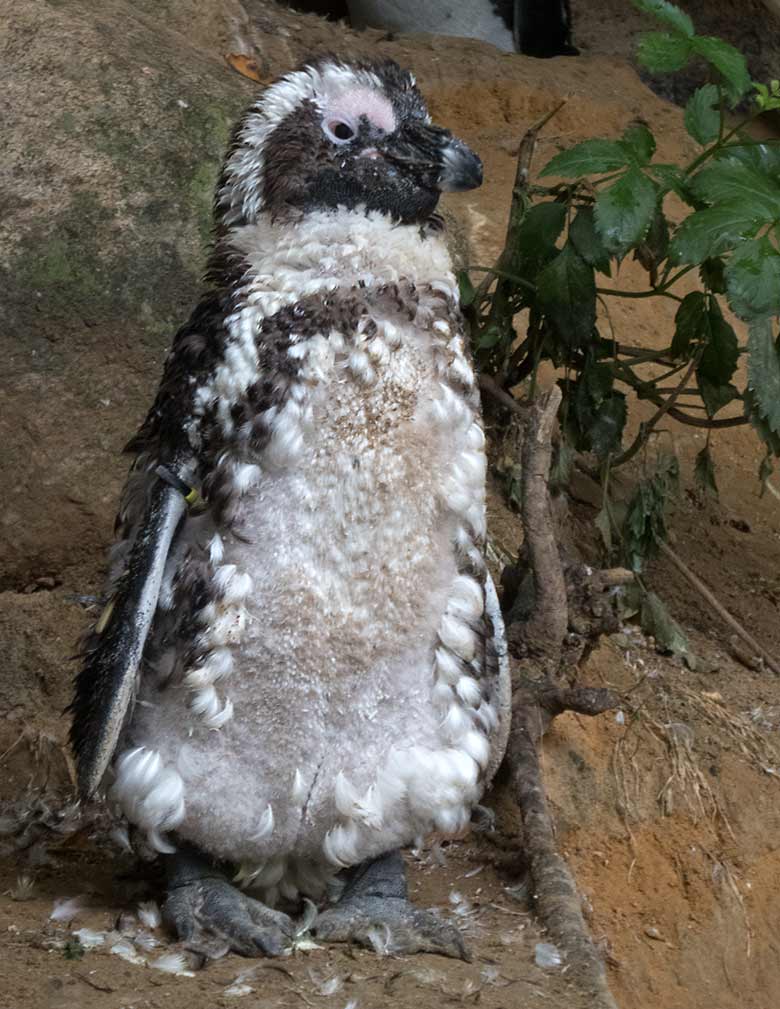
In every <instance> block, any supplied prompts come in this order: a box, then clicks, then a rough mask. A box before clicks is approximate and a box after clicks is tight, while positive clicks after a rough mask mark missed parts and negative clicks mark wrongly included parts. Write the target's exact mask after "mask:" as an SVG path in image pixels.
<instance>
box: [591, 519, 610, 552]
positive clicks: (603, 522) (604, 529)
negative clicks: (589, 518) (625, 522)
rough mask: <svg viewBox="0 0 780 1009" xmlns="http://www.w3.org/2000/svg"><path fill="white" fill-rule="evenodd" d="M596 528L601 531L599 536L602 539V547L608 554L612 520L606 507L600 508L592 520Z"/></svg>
mask: <svg viewBox="0 0 780 1009" xmlns="http://www.w3.org/2000/svg"><path fill="white" fill-rule="evenodd" d="M593 521H594V523H595V526H596V528H597V529H598V531H599V532H600V533H601V538H602V540H603V541H604V549H605V550H606V551H607V553H608V554H611V553H612V545H613V544H612V522H611V521H610V517H609V511H608V510H607V509H606V508H602V509H601V511H600V512H599V513H598V515H597V516H596V518H595V519H594V520H593Z"/></svg>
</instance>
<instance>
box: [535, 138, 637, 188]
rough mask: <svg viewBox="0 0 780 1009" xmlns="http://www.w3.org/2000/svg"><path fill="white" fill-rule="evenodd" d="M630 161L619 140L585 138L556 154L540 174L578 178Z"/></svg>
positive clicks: (607, 170) (609, 169)
mask: <svg viewBox="0 0 780 1009" xmlns="http://www.w3.org/2000/svg"><path fill="white" fill-rule="evenodd" d="M628 162H629V158H628V155H627V153H626V149H625V147H624V146H623V144H622V143H621V142H620V141H619V140H599V139H596V140H583V142H582V143H581V144H577V145H576V146H574V147H570V148H569V150H568V151H561V152H560V154H556V155H555V157H554V158H552V159H551V160H550V161H548V162H547V164H546V165H545V166H544V168H543V169H542V170H541V172H540V173H539V175H560V176H562V177H563V178H565V179H578V178H579V177H580V176H581V175H596V174H600V173H601V172H612V171H614V170H615V169H616V168H624V167H625V166H626V165H627V164H628Z"/></svg>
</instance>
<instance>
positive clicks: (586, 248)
mask: <svg viewBox="0 0 780 1009" xmlns="http://www.w3.org/2000/svg"><path fill="white" fill-rule="evenodd" d="M569 241H570V242H571V243H572V245H573V246H574V248H575V249H576V250H577V252H579V254H580V255H581V256H582V258H583V259H584V260H585V262H586V263H590V265H591V266H592V267H594V269H596V270H598V271H599V273H603V274H605V275H606V276H607V277H611V276H612V270H611V269H610V256H609V253H608V252H607V250H606V249H605V248H604V243H603V242H602V241H601V238H599V235H598V232H597V231H596V222H595V221H594V219H593V207H580V208H579V210H578V211H577V216H576V217H575V218H574V220H573V221H572V222H571V226H570V228H569Z"/></svg>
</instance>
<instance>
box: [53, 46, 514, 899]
mask: <svg viewBox="0 0 780 1009" xmlns="http://www.w3.org/2000/svg"><path fill="white" fill-rule="evenodd" d="M480 179H481V166H480V163H479V160H478V159H477V158H476V156H475V155H473V154H472V153H471V152H470V151H469V150H468V148H467V147H465V145H464V144H462V143H461V142H460V141H458V140H455V139H454V138H452V136H451V135H450V134H449V132H448V131H446V130H443V129H440V128H439V127H436V126H433V125H432V124H431V123H430V120H429V117H428V114H427V111H426V108H425V105H424V103H423V100H422V98H421V96H420V94H419V92H418V91H417V89H416V87H415V85H414V81H413V78H412V77H411V76H410V75H409V74H407V73H406V72H404V71H402V70H400V69H399V68H398V67H397V66H396V65H395V64H393V63H383V64H379V65H376V66H371V65H356V64H350V65H347V64H343V63H340V62H338V61H335V60H332V59H326V60H321V61H317V62H313V63H310V64H307V65H306V66H304V67H303V68H301V69H300V70H298V71H295V72H294V73H291V74H288V75H287V76H286V77H283V78H281V80H279V81H278V82H277V83H276V84H274V85H272V86H271V87H269V88H268V89H267V90H266V91H265V92H264V93H263V95H262V96H261V97H260V99H259V100H258V101H257V103H256V104H255V105H254V106H252V108H251V109H250V110H249V111H248V113H247V114H246V115H245V116H244V118H243V119H242V121H241V123H240V124H239V126H238V128H237V130H236V132H235V135H234V140H233V144H232V147H231V149H230V151H229V153H228V155H227V159H226V162H225V166H224V170H223V173H222V176H221V179H220V183H219V186H218V189H217V194H216V200H215V217H216V245H215V251H214V254H213V256H212V260H211V267H210V272H209V288H208V290H207V291H206V293H205V294H204V295H203V298H202V300H201V302H200V304H199V306H198V307H197V309H196V310H195V311H194V313H193V315H192V317H191V319H190V320H189V322H188V323H187V325H186V326H184V327H183V328H182V329H181V330H180V331H179V333H178V334H177V336H176V338H175V341H174V345H173V348H172V350H171V353H170V355H169V357H168V361H167V363H166V366H165V372H164V375H163V380H162V383H161V386H160V390H159V392H158V394H157V398H156V400H155V402H154V405H153V407H152V409H151V410H150V412H149V415H148V416H147V418H146V420H145V422H144V424H143V425H142V427H141V430H140V431H139V433H138V435H137V436H136V437H135V438H134V439H133V441H132V442H131V444H130V449H131V451H132V452H134V453H135V455H136V458H135V463H134V466H133V469H132V471H131V475H130V478H129V481H128V484H127V488H126V491H125V494H124V498H123V503H122V508H121V512H120V517H119V537H120V538H119V541H118V544H117V546H116V548H115V550H114V554H113V557H112V584H111V593H112V602H111V603H110V604H109V605H110V609H109V611H108V612H107V614H106V616H105V617H104V618H103V619H102V620H101V621H100V622H99V624H98V627H97V628H96V630H95V632H94V633H93V634H92V636H91V639H90V641H89V643H88V654H87V658H86V662H85V665H84V669H83V671H82V673H81V674H80V677H79V679H78V684H77V691H76V698H75V701H74V705H73V711H74V722H73V731H72V739H73V743H74V747H75V751H76V754H77V757H78V763H79V772H80V775H81V781H82V786H83V790H84V791H85V792H91V791H94V790H95V789H96V788H97V787H99V786H100V784H101V782H103V784H104V786H107V788H108V796H109V799H110V800H112V801H113V802H115V803H117V804H119V805H120V806H121V808H122V809H123V810H124V813H125V815H126V816H127V818H128V820H129V821H130V822H131V823H132V824H134V825H135V826H136V827H137V828H138V829H139V830H140V831H141V832H142V834H143V836H144V837H145V839H146V843H147V844H148V845H149V846H150V847H151V848H152V849H156V850H157V851H160V852H170V851H173V850H174V849H175V848H176V847H177V846H178V845H180V844H182V843H186V844H187V845H192V846H195V847H196V848H197V849H198V850H199V851H200V852H203V853H204V854H206V855H208V856H210V857H211V858H214V859H218V860H223V861H226V862H229V863H231V864H232V865H234V866H238V867H240V868H239V880H240V881H241V882H242V883H244V884H246V885H250V884H251V885H252V886H253V887H254V888H255V890H256V891H257V892H259V893H261V894H262V896H263V898H264V900H265V902H266V903H267V904H269V905H270V906H274V904H275V903H276V902H277V901H278V900H279V898H280V897H281V898H287V899H293V898H294V897H295V896H296V894H298V893H303V894H307V895H311V896H313V897H315V898H316V897H317V896H319V895H320V894H321V893H322V889H323V886H324V884H325V882H326V881H327V879H328V878H329V877H330V876H332V875H333V874H334V873H335V872H337V871H338V870H339V869H341V868H342V867H346V866H354V865H357V864H358V863H360V862H364V861H365V860H367V859H372V858H376V857H378V856H381V855H383V854H384V853H386V852H388V851H391V850H392V849H394V848H397V847H398V846H401V845H404V844H407V843H409V842H411V841H412V840H413V839H415V838H416V837H419V836H421V835H424V834H426V833H427V832H429V831H430V830H432V829H434V828H435V829H439V830H443V831H449V832H453V831H457V830H459V829H461V828H463V827H464V826H465V824H466V823H467V821H468V818H469V813H470V810H471V808H472V806H473V805H474V804H475V803H476V802H477V800H478V798H479V796H480V794H481V792H482V790H483V788H484V785H485V783H486V781H487V780H488V779H489V777H490V775H491V774H492V773H493V771H494V770H495V767H496V765H497V763H498V761H499V760H500V757H501V753H502V750H503V745H504V741H505V738H506V708H507V696H508V694H507V690H508V686H507V679H506V666H505V661H504V659H503V650H502V649H503V645H502V641H503V639H502V633H503V631H502V628H501V626H500V616H499V612H498V607H497V603H496V599H495V594H494V592H493V589H492V584H491V582H490V579H489V577H488V576H487V573H486V568H485V564H484V560H483V556H482V544H483V538H484V534H485V505H484V481H485V454H484V436H483V432H482V427H481V422H480V415H479V401H478V394H477V389H476V384H475V379H474V374H473V370H472V366H471V363H470V359H469V355H468V352H467V349H466V347H465V345H464V336H463V329H462V321H461V317H460V313H459V308H458V292H457V286H456V282H455V279H454V276H453V273H452V266H451V263H450V258H449V255H448V252H447V249H446V246H445V243H444V239H443V235H442V226H441V222H440V220H439V219H438V218H436V217H435V215H434V211H435V208H436V203H437V200H438V197H439V193H440V191H441V190H442V189H446V188H449V189H459V188H471V187H472V186H474V185H478V184H479V181H480ZM192 488H194V489H195V491H196V492H197V497H198V498H199V502H200V506H199V507H197V506H196V507H190V508H188V507H187V504H186V502H185V497H187V496H188V495H189V497H188V500H189V501H190V502H192V499H193V495H192V494H190V489H192ZM204 502H205V504H204ZM486 598H487V607H486ZM109 763H110V764H111V766H110V767H109V766H108V765H109Z"/></svg>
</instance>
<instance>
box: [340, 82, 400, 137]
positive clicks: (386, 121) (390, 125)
mask: <svg viewBox="0 0 780 1009" xmlns="http://www.w3.org/2000/svg"><path fill="white" fill-rule="evenodd" d="M325 113H326V116H327V119H328V121H332V120H344V121H346V122H352V123H355V124H357V122H358V120H359V119H360V117H361V116H366V117H367V118H368V120H369V122H371V123H373V125H374V126H378V127H379V128H380V130H384V131H385V133H392V132H393V130H395V114H394V112H393V106H392V105H391V104H390V102H389V101H388V99H387V98H385V97H384V96H383V95H379V94H377V93H376V91H372V90H371V89H370V88H350V89H349V90H348V91H343V92H342V93H341V94H340V95H339V96H338V97H337V98H333V99H331V100H330V101H329V102H328V103H327V106H326V109H325Z"/></svg>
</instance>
